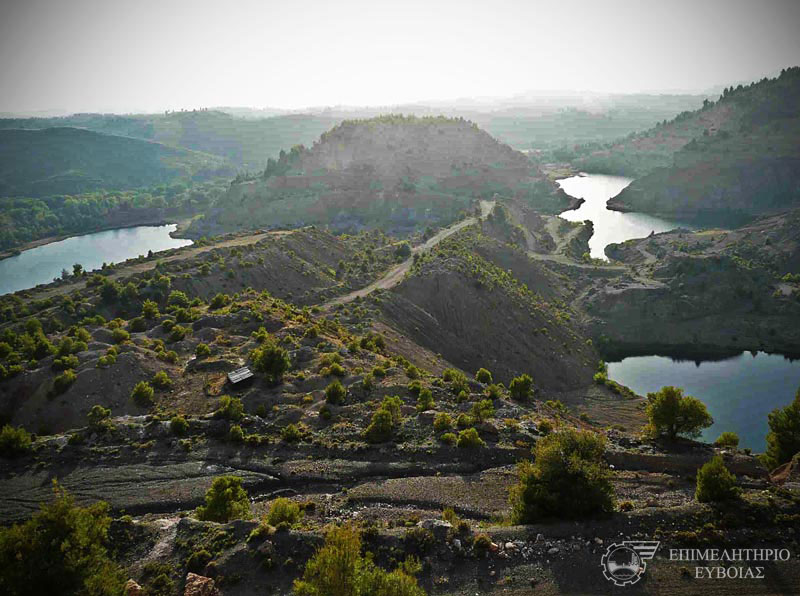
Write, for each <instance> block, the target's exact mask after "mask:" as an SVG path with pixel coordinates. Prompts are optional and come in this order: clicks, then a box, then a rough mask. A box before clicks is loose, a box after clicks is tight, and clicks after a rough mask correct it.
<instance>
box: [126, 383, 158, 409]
mask: <svg viewBox="0 0 800 596" xmlns="http://www.w3.org/2000/svg"><path fill="white" fill-rule="evenodd" d="M154 393H155V392H154V391H153V388H152V387H151V386H150V384H149V383H148V382H147V381H139V382H138V383H136V385H135V386H134V388H133V391H131V399H133V401H134V402H135V403H136V405H138V406H140V407H143V408H144V407H147V406H151V405H153V394H154Z"/></svg>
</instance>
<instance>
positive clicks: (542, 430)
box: [536, 419, 553, 435]
mask: <svg viewBox="0 0 800 596" xmlns="http://www.w3.org/2000/svg"><path fill="white" fill-rule="evenodd" d="M536 426H537V428H538V430H539V434H541V435H549V434H550V433H551V432H553V423H552V422H550V421H549V420H547V419H544V420H539V422H538V423H537V425H536Z"/></svg>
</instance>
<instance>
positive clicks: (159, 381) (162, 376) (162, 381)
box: [150, 370, 172, 389]
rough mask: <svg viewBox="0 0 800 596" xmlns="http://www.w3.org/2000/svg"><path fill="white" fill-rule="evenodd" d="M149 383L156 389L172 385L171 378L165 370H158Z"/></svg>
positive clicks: (167, 387)
mask: <svg viewBox="0 0 800 596" xmlns="http://www.w3.org/2000/svg"><path fill="white" fill-rule="evenodd" d="M150 384H151V385H152V386H153V387H155V388H156V389H169V388H170V387H172V379H170V378H169V375H168V374H167V371H164V370H160V371H158V372H157V373H156V374H155V375H153V378H152V380H151V381H150Z"/></svg>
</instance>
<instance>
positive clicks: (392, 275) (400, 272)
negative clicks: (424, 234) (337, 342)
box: [322, 201, 494, 309]
mask: <svg viewBox="0 0 800 596" xmlns="http://www.w3.org/2000/svg"><path fill="white" fill-rule="evenodd" d="M493 208H494V201H481V218H484V217H486V216H487V215H489V213H490V212H491V211H492V209H493ZM477 222H478V218H477V217H468V218H467V219H464V220H461V221H460V222H458V223H456V224H453V225H452V226H450V227H447V228H445V229H444V230H441V231H440V232H439V233H438V234H436V235H435V236H431V237H430V238H428V240H426V241H425V242H424V243H423V244H420V245H418V246H415V247H414V248H412V249H411V256H410V257H409V258H407V259H406V260H405V261H403V262H402V263H400V264H399V265H395V266H394V267H392V268H391V269H390V270H389V271H388V272H386V274H385V275H384V276H383V277H381V278H380V279H379V280H377V281H374V282H372V283H371V284H369V285H368V286H364V287H363V288H361V289H359V290H355V291H353V292H350V293H349V294H345V295H344V296H339V297H338V298H334V299H333V300H330V301H328V302H326V303H325V304H323V305H322V308H323V309H330V308H332V307H334V306H336V305H338V304H347V303H348V302H352V301H353V300H355V299H356V298H363V297H365V296H368V295H369V294H371V293H372V292H374V291H375V290H388V289H390V288H393V287H395V286H396V285H397V284H399V283H400V282H401V281H403V278H404V277H405V275H406V273H408V271H409V270H410V269H411V265H412V264H413V263H414V255H415V254H417V253H420V252H424V251H426V250H430V249H431V248H433V247H434V246H436V245H437V244H439V243H440V242H441V241H442V240H444V239H445V238H447V237H448V236H452V235H453V234H455V233H456V232H458V231H459V230H463V229H464V228H466V227H467V226H471V225H472V224H474V223H477Z"/></svg>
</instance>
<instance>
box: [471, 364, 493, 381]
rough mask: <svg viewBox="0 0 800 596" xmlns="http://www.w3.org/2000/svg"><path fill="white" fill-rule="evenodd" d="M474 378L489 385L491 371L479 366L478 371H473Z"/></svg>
mask: <svg viewBox="0 0 800 596" xmlns="http://www.w3.org/2000/svg"><path fill="white" fill-rule="evenodd" d="M475 380H476V381H478V382H479V383H485V384H486V385H491V383H492V373H490V372H489V371H488V370H486V369H485V368H479V369H478V372H476V373H475Z"/></svg>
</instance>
